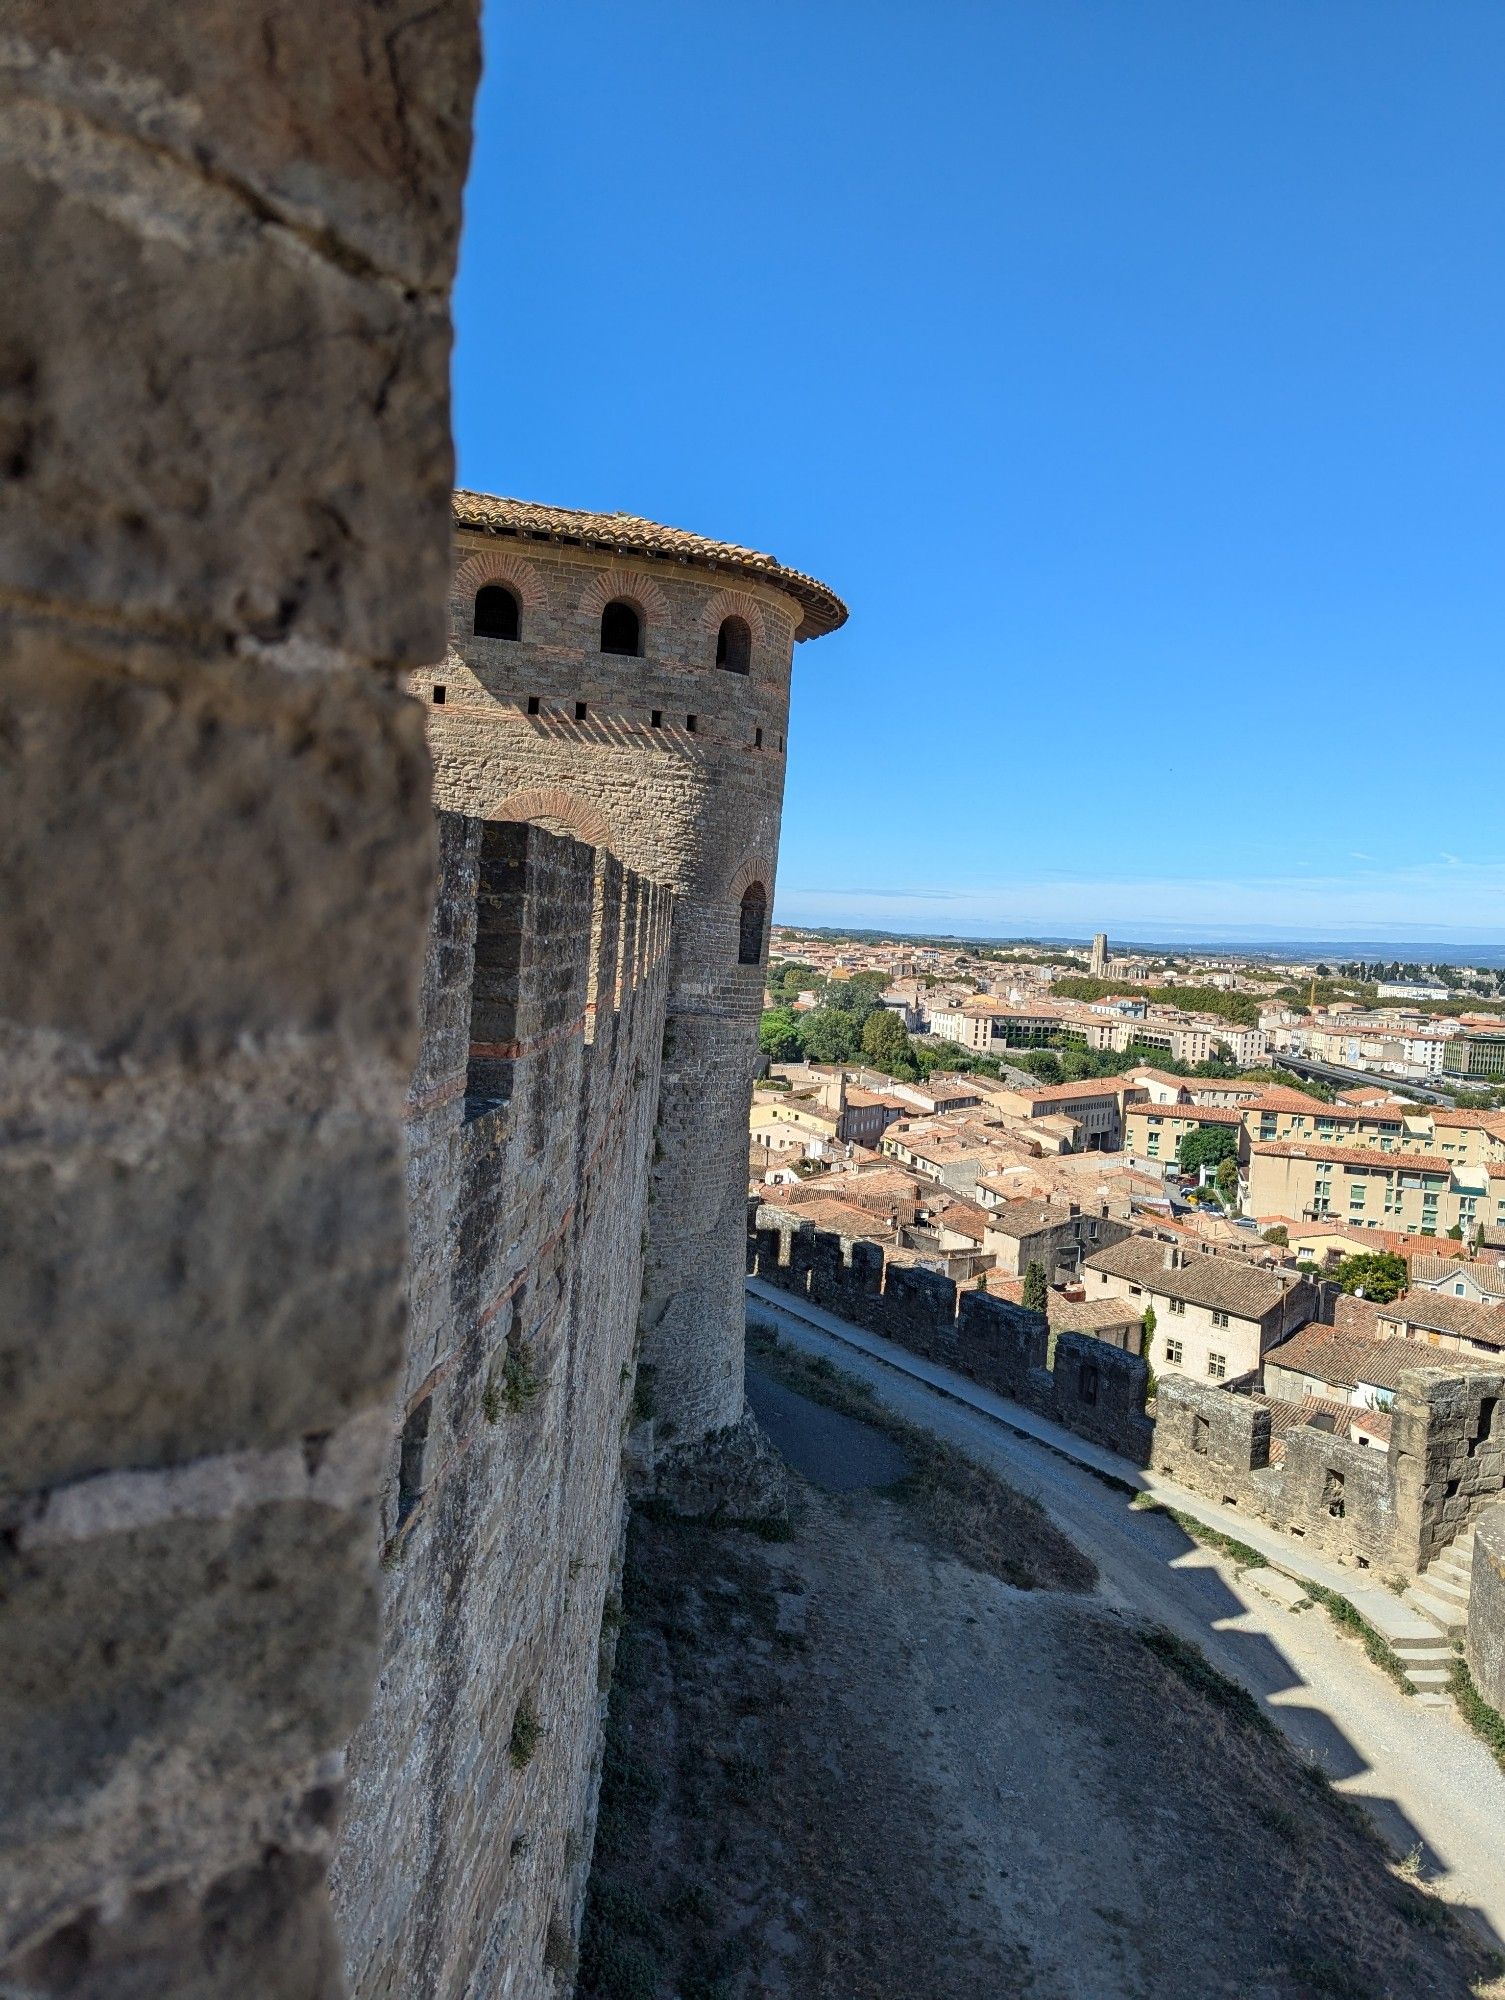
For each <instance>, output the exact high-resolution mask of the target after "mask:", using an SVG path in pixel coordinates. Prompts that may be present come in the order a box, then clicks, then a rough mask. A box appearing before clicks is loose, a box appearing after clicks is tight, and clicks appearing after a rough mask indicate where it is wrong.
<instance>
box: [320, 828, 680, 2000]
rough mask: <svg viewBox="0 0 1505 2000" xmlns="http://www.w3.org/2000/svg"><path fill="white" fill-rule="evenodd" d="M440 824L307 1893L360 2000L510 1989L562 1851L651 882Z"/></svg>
mask: <svg viewBox="0 0 1505 2000" xmlns="http://www.w3.org/2000/svg"><path fill="white" fill-rule="evenodd" d="M441 827H442V841H441V862H442V865H441V871H440V893H439V897H438V901H437V903H436V907H435V913H434V926H433V933H432V938H431V943H430V949H429V957H428V968H427V975H426V979H425V988H424V1008H423V1013H424V1036H423V1044H422V1051H421V1054H420V1058H419V1062H418V1067H417V1070H416V1072H415V1075H414V1078H413V1084H412V1090H411V1094H410V1099H409V1118H408V1149H407V1151H408V1201H409V1210H408V1212H409V1226H410V1232H411V1234H410V1251H409V1265H410V1270H411V1273H412V1280H411V1285H412V1291H411V1320H410V1327H409V1339H408V1346H407V1354H406V1358H405V1361H404V1365H403V1371H402V1383H401V1390H400V1393H399V1396H398V1398H397V1401H396V1404H395V1407H394V1414H393V1419H392V1423H391V1426H390V1435H389V1441H388V1447H387V1462H386V1478H385V1481H384V1486H383V1494H382V1521H381V1531H382V1542H383V1547H384V1550H385V1556H384V1569H385V1577H384V1584H385V1598H386V1603H385V1616H384V1620H383V1625H384V1644H383V1651H382V1667H381V1676H380V1681H379V1686H378V1693H377V1698H376V1703H375V1706H374V1709H373V1711H372V1714H371V1717H370V1719H369V1720H368V1721H367V1723H366V1724H365V1725H364V1726H363V1728H362V1729H361V1730H360V1731H359V1732H358V1734H357V1736H356V1739H355V1742H354V1744H353V1745H352V1748H351V1759H350V1762H351V1794H350V1805H349V1809H348V1815H347V1823H346V1826H345V1829H344V1833H343V1838H342V1842H341V1848H340V1854H339V1860H338V1865H337V1870H336V1891H337V1895H336V1902H337V1908H338V1913H339V1918H340V1924H341V1929H342V1931H343V1933H344V1935H345V1939H346V1949H347V1955H348V1960H349V1968H350V1982H351V1989H352V1991H353V1992H354V1993H355V1994H357V1995H359V1996H363V2000H364V1996H371V2000H376V1996H392V2000H435V1997H436V1996H455V2000H458V1996H459V1995H462V1994H469V1993H485V1994H487V1995H491V1996H495V2000H502V1996H512V1995H515V1996H517V2000H533V1996H536V1995H540V1994H543V1993H546V1992H548V1991H551V1990H552V1980H551V1974H550V1971H549V1970H547V1969H546V1968H545V1964H544V1959H545V1954H546V1952H547V1951H549V1949H550V1936H551V1926H552V1936H553V1939H554V1951H555V1955H556V1957H557V1955H558V1952H559V1948H560V1946H561V1943H563V1944H564V1945H566V1946H567V1943H568V1940H569V1939H570V1938H571V1937H572V1935H573V1932H574V1928H575V1925H576V1922H577V1919H578V1911H579V1902H580V1898H581V1895H582V1893H583V1887H584V1878H585V1870H586V1867H587V1865H588V1861H589V1855H590V1848H591V1838H592V1828H593V1815H594V1801H595V1793H596V1778H597V1774H598V1764H597V1745H598V1739H599V1733H600V1732H599V1721H600V1713H599V1711H600V1708H601V1704H602V1702H603V1699H604V1697H603V1693H602V1689H603V1688H604V1685H605V1673H606V1669H607V1668H608V1667H609V1663H610V1653H611V1643H612V1621H611V1619H610V1618H609V1617H606V1618H605V1619H604V1620H603V1613H604V1611H605V1608H606V1606H607V1604H608V1602H609V1601H610V1600H611V1599H612V1597H613V1593H614V1590H615V1587H616V1583H617V1568H618V1561H619V1550H618V1544H619V1539H620V1533H621V1525H622V1515H623V1455H624V1448H625V1445H626V1440H627V1433H628V1429H629V1426H630V1423H631V1412H632V1407H633V1399H634V1390H635V1374H636V1330H637V1318H638V1303H639V1297H640V1293H641V1286H642V1271H643V1242H642V1236H643V1218H644V1215H645V1213H646V1196H647V1183H648V1165H649V1155H650V1149H651V1146H652V1141H653V1121H654V1111H655V1106H656V1103H657V1098H658V1071H659V1050H660V1046H661V1043H662V1039H663V1027H664V1006H665V998H666V993H667V974H668V950H669V933H670V917H671V908H672V899H671V896H670V892H669V891H668V890H667V889H666V888H664V887H662V886H661V885H658V884H655V883H648V882H644V881H643V880H642V879H641V877H638V876H635V875H632V874H630V873H628V872H627V871H625V870H623V869H622V868H621V867H620V865H619V864H618V863H617V862H616V861H615V859H614V858H613V857H612V856H610V855H608V854H606V853H604V852H602V851H600V850H595V849H591V848H588V847H585V846H583V845H581V844H580V843H579V842H577V841H574V840H569V839H563V838H559V837H557V836H555V835H552V834H549V833H546V832H544V831H542V830H541V829H540V828H538V827H536V826H528V825H520V824H504V825H483V824H481V823H480V822H478V821H476V820H472V819H463V818H460V817H458V816H455V815H450V814H444V815H442V816H441Z"/></svg>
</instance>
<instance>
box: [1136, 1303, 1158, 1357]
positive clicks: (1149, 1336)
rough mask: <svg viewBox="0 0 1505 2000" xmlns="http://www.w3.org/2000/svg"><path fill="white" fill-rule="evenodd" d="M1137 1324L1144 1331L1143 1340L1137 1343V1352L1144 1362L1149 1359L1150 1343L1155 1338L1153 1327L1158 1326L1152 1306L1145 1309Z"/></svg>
mask: <svg viewBox="0 0 1505 2000" xmlns="http://www.w3.org/2000/svg"><path fill="white" fill-rule="evenodd" d="M1139 1324H1140V1326H1141V1327H1142V1328H1143V1330H1144V1339H1143V1340H1142V1341H1141V1342H1140V1343H1139V1351H1140V1353H1141V1354H1142V1355H1143V1356H1144V1358H1145V1360H1146V1361H1148V1360H1149V1358H1150V1342H1151V1341H1152V1340H1153V1339H1154V1338H1155V1327H1156V1325H1157V1324H1158V1322H1157V1321H1156V1318H1155V1308H1154V1307H1153V1306H1146V1307H1145V1309H1144V1312H1143V1313H1142V1314H1141V1316H1140V1321H1139Z"/></svg>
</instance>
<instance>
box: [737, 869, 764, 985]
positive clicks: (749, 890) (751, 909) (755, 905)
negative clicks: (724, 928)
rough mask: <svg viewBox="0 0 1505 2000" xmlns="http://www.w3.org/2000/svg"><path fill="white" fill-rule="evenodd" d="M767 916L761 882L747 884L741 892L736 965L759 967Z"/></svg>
mask: <svg viewBox="0 0 1505 2000" xmlns="http://www.w3.org/2000/svg"><path fill="white" fill-rule="evenodd" d="M767 916H768V891H767V890H766V889H765V888H764V887H763V884H762V883H761V882H749V883H748V885H747V887H746V888H745V889H744V890H743V891H742V916H741V923H740V928H739V931H738V935H737V963H738V965H760V964H761V963H762V960H763V924H764V921H765V919H766V918H767Z"/></svg>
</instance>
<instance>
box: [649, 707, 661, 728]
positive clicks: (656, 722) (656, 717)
mask: <svg viewBox="0 0 1505 2000" xmlns="http://www.w3.org/2000/svg"><path fill="white" fill-rule="evenodd" d="M648 721H649V726H650V727H651V728H653V729H662V728H663V726H664V711H663V710H662V709H661V708H656V709H654V710H653V712H652V714H651V715H650V716H649V718H648Z"/></svg>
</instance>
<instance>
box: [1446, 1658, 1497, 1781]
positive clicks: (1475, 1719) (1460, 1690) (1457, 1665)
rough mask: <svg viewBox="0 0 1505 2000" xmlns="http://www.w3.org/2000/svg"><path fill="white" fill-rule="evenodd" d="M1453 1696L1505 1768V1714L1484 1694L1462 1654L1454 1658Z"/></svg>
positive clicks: (1469, 1723)
mask: <svg viewBox="0 0 1505 2000" xmlns="http://www.w3.org/2000/svg"><path fill="white" fill-rule="evenodd" d="M1453 1699H1454V1701H1456V1702H1457V1704H1458V1713H1459V1714H1460V1715H1461V1716H1462V1717H1463V1719H1464V1721H1465V1722H1466V1723H1467V1724H1468V1726H1469V1728H1470V1729H1472V1730H1473V1732H1474V1734H1475V1735H1476V1736H1477V1737H1479V1738H1480V1739H1481V1740H1482V1741H1483V1742H1484V1743H1485V1744H1487V1745H1488V1747H1489V1752H1490V1755H1491V1756H1492V1757H1493V1758H1494V1760H1495V1762H1496V1763H1497V1764H1498V1765H1499V1766H1500V1769H1501V1770H1502V1771H1505V1715H1501V1713H1500V1711H1499V1710H1498V1709H1497V1708H1491V1707H1490V1705H1489V1703H1488V1702H1487V1701H1486V1700H1485V1699H1484V1697H1483V1695H1482V1694H1480V1692H1479V1689H1478V1684H1477V1683H1476V1682H1475V1680H1474V1677H1473V1675H1472V1674H1471V1673H1470V1672H1469V1670H1468V1662H1467V1660H1465V1659H1464V1658H1463V1656H1462V1654H1460V1655H1459V1656H1458V1658H1457V1659H1456V1660H1454V1662H1453Z"/></svg>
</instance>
